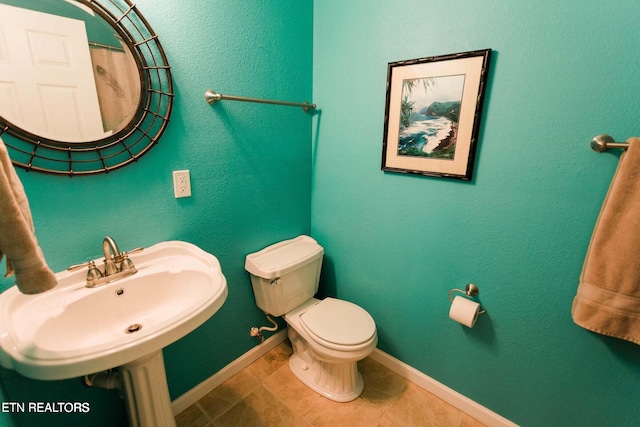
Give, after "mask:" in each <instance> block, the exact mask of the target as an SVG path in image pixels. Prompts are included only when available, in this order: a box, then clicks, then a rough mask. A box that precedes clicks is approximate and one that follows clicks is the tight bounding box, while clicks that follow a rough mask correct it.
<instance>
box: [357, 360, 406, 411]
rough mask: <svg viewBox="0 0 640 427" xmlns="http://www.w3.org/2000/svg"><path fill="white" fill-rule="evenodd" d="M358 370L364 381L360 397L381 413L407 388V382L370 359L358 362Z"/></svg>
mask: <svg viewBox="0 0 640 427" xmlns="http://www.w3.org/2000/svg"><path fill="white" fill-rule="evenodd" d="M358 370H359V371H360V374H361V375H362V378H363V380H364V390H362V394H361V397H363V398H364V399H366V400H368V401H369V402H371V403H372V404H373V405H374V406H375V407H377V408H378V409H381V410H383V411H384V410H385V409H387V408H388V407H389V405H391V403H392V402H393V401H394V399H395V398H396V397H397V396H398V395H399V394H400V393H401V392H402V391H403V390H404V389H405V388H406V387H407V380H405V379H404V378H402V377H401V376H400V375H398V374H396V373H395V372H392V371H390V370H389V369H387V368H385V367H384V366H382V365H381V364H379V363H378V362H375V361H373V360H371V359H370V358H366V359H364V360H362V361H360V362H359V363H358Z"/></svg>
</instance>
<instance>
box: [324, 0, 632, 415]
mask: <svg viewBox="0 0 640 427" xmlns="http://www.w3.org/2000/svg"><path fill="white" fill-rule="evenodd" d="M638 16H640V6H639V5H638V3H637V2H636V1H632V0H626V1H621V2H616V3H615V5H613V4H605V3H602V2H600V1H593V0H589V1H569V2H563V3H558V2H550V1H542V2H510V1H453V2H446V3H442V2H424V1H417V0H400V1H395V2H388V1H382V0H376V1H367V2H364V1H355V2H343V1H339V0H325V1H316V2H315V6H314V80H313V90H314V101H315V102H317V103H318V105H319V106H320V107H321V108H322V114H321V119H320V121H319V124H318V125H317V126H315V128H314V141H313V145H314V165H313V193H312V234H313V236H314V237H315V238H317V239H318V241H319V242H320V244H322V245H323V246H324V247H325V250H326V254H327V255H326V258H325V264H324V275H323V282H322V286H323V289H324V292H325V293H327V294H337V295H338V296H339V297H342V298H345V299H349V300H352V301H354V302H356V303H358V304H360V305H362V306H363V307H365V308H366V309H367V310H369V312H370V313H371V314H372V315H373V317H374V318H375V319H376V321H377V324H378V332H379V335H380V344H379V347H380V348H381V349H382V350H384V351H386V352H388V353H390V354H392V355H393V356H395V357H397V358H399V359H400V360H402V361H404V362H406V363H408V364H409V365H411V366H413V367H415V368H417V369H419V370H421V371H422V372H424V373H426V374H428V375H430V376H431V377H433V378H435V379H437V380H439V381H441V382H443V383H444V384H445V385H447V386H449V387H451V388H453V389H454V390H457V391H459V392H460V393H462V394H464V395H466V396H468V397H470V398H471V399H473V400H475V401H477V402H479V403H480V404H482V405H485V406H487V407H489V408H490V409H492V410H493V411H495V412H497V413H499V414H501V415H503V416H505V417H507V418H509V419H511V420H513V421H514V422H516V423H519V424H522V425H523V426H531V427H533V426H558V427H560V426H563V427H566V426H581V427H584V426H593V427H602V426H612V427H613V426H631V425H635V424H637V422H638V419H640V412H639V409H638V408H639V407H638V402H639V401H640V388H638V383H639V381H640V357H639V355H640V353H639V352H638V350H639V349H638V347H637V346H635V345H633V344H629V343H626V342H623V341H618V340H616V339H609V338H604V337H601V336H599V335H596V334H592V333H590V332H587V331H585V330H583V329H581V328H579V327H578V326H576V325H575V324H573V322H572V320H571V317H570V309H571V302H572V299H573V296H574V294H575V291H576V288H577V283H578V276H579V274H580V271H581V268H582V262H583V260H584V255H585V252H586V249H587V245H588V242H589V238H590V235H591V232H592V229H593V225H594V222H595V220H596V217H597V214H598V212H599V209H600V206H601V203H602V200H603V198H604V195H605V193H606V191H607V188H608V185H609V182H610V180H611V177H612V175H613V171H614V169H615V166H616V164H617V161H618V159H617V154H616V153H607V154H596V153H594V152H592V151H591V150H590V149H589V147H588V143H589V141H590V140H591V138H592V137H593V136H595V135H597V134H599V133H610V134H612V135H613V136H615V137H616V138H618V139H626V138H627V137H629V136H631V135H638V133H639V132H640V130H639V128H638V117H639V116H640V114H639V113H640V104H639V103H638V98H637V94H638V93H640V83H639V82H640V78H639V77H640V68H639V65H638V64H639V63H638V60H637V51H638V48H639V47H640V44H639V41H638V40H639V39H638V37H637V18H638ZM484 48H492V49H494V53H493V58H492V65H491V70H490V76H489V79H490V81H489V87H488V91H487V97H486V104H485V106H486V109H485V115H484V120H483V122H482V129H481V134H480V143H479V148H478V155H477V161H476V172H475V178H474V179H473V181H471V182H459V181H454V180H447V179H442V178H425V177H419V176H403V175H399V174H391V173H383V172H381V171H380V159H381V149H382V131H383V117H384V102H385V83H386V65H387V63H388V62H393V61H398V60H404V59H412V58H420V57H425V56H434V55H443V54H450V53H455V52H464V51H469V50H476V49H484ZM468 282H475V283H476V284H477V285H478V286H479V288H480V299H481V301H482V303H483V305H485V306H486V309H487V314H486V315H484V316H483V317H482V318H480V320H479V321H478V324H477V326H476V327H475V328H474V329H471V330H470V329H466V328H465V327H463V326H461V325H459V324H456V323H454V322H452V321H450V320H449V319H448V310H449V301H448V300H447V293H448V291H449V290H450V289H451V288H454V287H458V288H459V287H464V285H465V284H466V283H468Z"/></svg>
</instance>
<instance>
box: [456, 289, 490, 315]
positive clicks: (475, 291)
mask: <svg viewBox="0 0 640 427" xmlns="http://www.w3.org/2000/svg"><path fill="white" fill-rule="evenodd" d="M454 292H460V293H463V294H465V295H466V296H468V297H471V298H472V297H474V296H476V295H478V294H479V293H480V289H478V287H477V286H476V285H474V284H473V283H468V284H467V286H465V287H464V291H463V290H462V289H451V290H450V291H449V301H450V302H453V297H452V296H451V295H452V294H453V293H454ZM472 299H473V298H472ZM486 312H487V311H486V310H485V309H484V308H482V305H480V311H479V312H478V313H479V314H484V313H486Z"/></svg>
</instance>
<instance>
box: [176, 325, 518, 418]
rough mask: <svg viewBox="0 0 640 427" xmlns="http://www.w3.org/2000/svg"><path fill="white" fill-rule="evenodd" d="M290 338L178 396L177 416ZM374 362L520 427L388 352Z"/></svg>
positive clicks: (277, 339) (266, 345)
mask: <svg viewBox="0 0 640 427" xmlns="http://www.w3.org/2000/svg"><path fill="white" fill-rule="evenodd" d="M286 339H287V331H286V329H285V330H282V331H280V332H278V333H276V334H273V335H272V336H270V337H269V338H267V339H266V340H265V341H264V342H263V343H262V344H260V345H259V346H256V347H254V348H252V349H251V350H249V351H248V352H246V353H245V354H243V355H242V356H240V357H239V358H238V359H236V360H234V361H233V362H231V363H230V364H228V365H227V366H225V367H224V368H222V369H221V370H220V371H218V372H216V373H215V374H213V375H212V376H211V377H209V378H207V379H206V380H204V381H203V382H201V383H200V384H198V385H197V386H195V387H194V388H192V389H191V390H189V391H188V392H186V393H185V394H183V395H182V396H180V397H178V398H177V399H176V400H174V401H173V402H172V403H171V407H172V410H173V413H174V415H177V414H179V413H180V412H182V411H184V410H185V409H187V408H188V407H190V406H191V405H193V404H194V403H196V402H197V401H198V400H200V399H201V398H202V397H204V396H205V395H206V394H207V393H209V392H210V391H211V390H213V389H214V388H216V387H217V386H219V385H220V384H222V383H223V382H225V381H226V380H228V379H229V378H231V377H232V376H234V375H235V374H237V373H238V372H240V371H242V370H243V369H244V368H246V367H247V366H249V365H250V364H252V363H253V362H255V361H256V360H258V359H259V358H261V357H262V356H264V355H265V354H266V353H268V352H269V351H270V350H271V349H273V348H274V347H276V346H277V345H278V344H280V343H281V342H283V341H284V340H286ZM369 357H371V359H373V360H374V361H376V362H378V363H380V364H381V365H383V366H385V367H386V368H388V369H390V370H391V371H393V372H395V373H396V374H398V375H400V376H401V377H403V378H405V379H407V380H409V381H411V382H412V383H414V384H416V385H417V386H419V387H422V388H423V389H425V390H427V391H428V392H429V393H431V394H433V395H435V396H437V397H439V398H440V399H442V400H444V401H445V402H447V403H449V404H450V405H452V406H454V407H456V408H458V409H460V410H461V411H463V412H465V413H466V414H468V415H470V416H472V417H473V418H475V419H477V420H478V421H480V422H482V423H484V424H486V425H488V426H491V427H518V425H517V424H514V423H512V422H511V421H509V420H508V419H506V418H504V417H501V416H500V415H498V414H496V413H495V412H492V411H490V410H489V409H487V408H485V407H484V406H482V405H480V404H478V403H476V402H474V401H473V400H471V399H469V398H468V397H466V396H463V395H462V394H460V393H458V392H457V391H455V390H452V389H450V388H449V387H447V386H445V385H444V384H442V383H440V382H438V381H436V380H434V379H433V378H431V377H429V376H428V375H425V374H423V373H422V372H420V371H418V370H417V369H415V368H412V367H411V366H409V365H407V364H406V363H404V362H401V361H400V360H398V359H396V358H395V357H393V356H391V355H389V354H387V353H385V352H384V351H382V350H379V349H375V350H374V351H373V353H371V356H369Z"/></svg>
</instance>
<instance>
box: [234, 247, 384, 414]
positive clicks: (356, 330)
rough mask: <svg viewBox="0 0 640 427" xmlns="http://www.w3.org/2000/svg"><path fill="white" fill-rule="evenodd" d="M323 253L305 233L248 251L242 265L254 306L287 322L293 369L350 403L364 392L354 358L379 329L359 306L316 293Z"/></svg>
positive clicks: (364, 352)
mask: <svg viewBox="0 0 640 427" xmlns="http://www.w3.org/2000/svg"><path fill="white" fill-rule="evenodd" d="M323 255H324V249H323V248H322V246H320V245H319V244H318V243H317V242H316V241H315V240H314V239H312V238H311V237H309V236H304V235H303V236H298V237H296V238H295V239H291V240H285V241H282V242H279V243H276V244H274V245H271V246H268V247H266V248H264V249H262V250H261V251H258V252H255V253H252V254H249V255H247V257H246V260H245V269H246V270H247V271H248V272H249V273H250V276H251V285H252V287H253V293H254V295H255V298H256V304H257V305H258V307H260V308H261V309H262V310H263V311H264V312H265V313H267V314H269V315H272V316H284V319H285V321H286V322H287V325H288V328H287V330H288V336H289V340H290V341H291V345H292V347H293V354H292V355H291V357H290V358H289V367H290V369H291V371H292V372H293V374H294V375H295V376H296V377H297V378H298V379H300V381H302V382H303V383H304V384H306V385H307V386H308V387H309V388H311V389H312V390H314V391H316V392H318V393H320V394H321V395H323V396H325V397H327V398H329V399H331V400H334V401H336V402H349V401H351V400H354V399H356V398H357V397H358V396H360V393H361V392H362V388H363V386H364V383H363V380H362V376H361V375H360V373H359V372H358V361H359V360H362V359H364V358H365V357H367V356H368V355H370V354H371V352H372V351H373V350H374V349H375V348H376V344H377V343H378V334H377V332H376V324H375V321H374V320H373V318H372V317H371V315H370V314H369V313H367V311H366V310H364V309H363V308H362V307H359V306H358V305H356V304H353V303H350V302H348V301H343V300H340V299H336V298H325V299H323V300H319V299H316V298H314V295H315V294H316V292H317V291H318V283H319V279H320V269H321V267H322V258H323Z"/></svg>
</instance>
